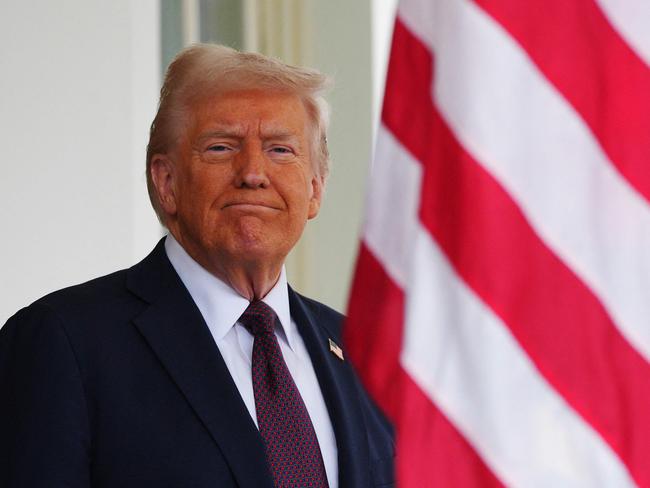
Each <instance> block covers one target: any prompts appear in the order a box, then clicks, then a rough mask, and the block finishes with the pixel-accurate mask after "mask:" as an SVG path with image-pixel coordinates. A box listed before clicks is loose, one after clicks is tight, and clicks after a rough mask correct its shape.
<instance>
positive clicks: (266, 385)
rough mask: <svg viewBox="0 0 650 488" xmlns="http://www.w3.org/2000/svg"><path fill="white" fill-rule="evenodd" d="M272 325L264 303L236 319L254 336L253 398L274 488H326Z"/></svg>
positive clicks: (299, 399)
mask: <svg viewBox="0 0 650 488" xmlns="http://www.w3.org/2000/svg"><path fill="white" fill-rule="evenodd" d="M276 320H277V316H276V315H275V312H274V311H273V309H272V308H271V307H269V306H268V305H267V304H265V303H264V302H262V301H256V302H251V304H250V305H249V306H248V308H247V309H246V311H245V312H244V314H243V315H242V316H241V317H240V318H239V321H240V322H241V323H242V324H243V325H244V326H245V327H246V328H247V329H248V330H249V332H250V333H251V334H253V336H255V341H254V342H253V361H252V362H253V364H252V373H253V393H254V395H255V409H256V411H257V425H258V427H259V429H260V434H261V435H262V439H263V440H264V444H265V446H266V459H267V461H268V463H269V469H270V470H271V474H272V476H273V481H274V483H275V486H276V487H277V488H290V487H296V488H298V487H300V488H302V487H312V486H313V487H319V488H321V487H327V486H328V485H327V475H326V474H325V465H324V464H323V458H322V457H321V452H320V448H319V446H318V439H317V438H316V433H315V432H314V426H313V425H312V423H311V419H310V418H309V414H308V413H307V408H306V407H305V404H304V403H303V401H302V397H301V396H300V392H298V388H297V387H296V384H295V383H294V382H293V378H292V377H291V374H290V373H289V369H288V368H287V365H286V363H285V362H284V358H283V357H282V351H281V350H280V344H278V339H277V338H276V337H275V333H274V327H275V321H276Z"/></svg>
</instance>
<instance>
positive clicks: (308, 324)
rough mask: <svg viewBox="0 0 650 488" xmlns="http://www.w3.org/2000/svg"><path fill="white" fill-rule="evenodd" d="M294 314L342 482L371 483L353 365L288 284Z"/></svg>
mask: <svg viewBox="0 0 650 488" xmlns="http://www.w3.org/2000/svg"><path fill="white" fill-rule="evenodd" d="M289 303H290V307H291V316H292V318H293V319H294V320H295V322H296V324H297V325H298V330H299V331H300V335H301V336H302V338H303V340H304V342H305V345H306V346H307V350H308V351H309V355H310V357H311V361H312V364H313V365H314V370H315V371H316V376H317V377H318V383H319V385H320V388H321V391H322V392H323V396H324V398H325V403H326V405H327V409H328V412H329V415H330V420H331V421H332V427H333V428H334V434H335V436H336V444H337V449H338V465H339V486H340V487H341V488H344V487H348V486H351V487H361V486H369V485H370V478H369V473H370V466H369V463H370V462H369V454H368V445H367V435H366V431H365V423H364V418H363V415H362V413H361V406H360V403H359V399H358V391H359V390H358V386H357V384H356V380H355V378H354V375H353V373H352V370H351V368H350V365H349V364H348V363H347V362H345V361H341V360H340V359H339V358H338V357H337V356H336V355H334V354H333V353H332V352H330V350H329V343H328V339H333V340H334V341H335V342H336V343H337V344H340V340H339V338H338V337H337V336H336V335H335V334H334V333H332V332H331V331H329V330H328V329H327V327H328V326H331V325H332V324H324V323H322V320H319V317H318V315H317V312H314V311H312V310H311V309H310V308H308V306H307V305H306V303H305V301H304V300H303V299H302V298H301V297H300V296H299V295H298V294H297V293H296V292H294V291H293V290H292V289H291V288H289Z"/></svg>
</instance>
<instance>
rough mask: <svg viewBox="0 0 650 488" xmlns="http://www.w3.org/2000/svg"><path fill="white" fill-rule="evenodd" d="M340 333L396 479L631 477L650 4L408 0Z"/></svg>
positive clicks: (649, 172)
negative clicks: (390, 438) (374, 410)
mask: <svg viewBox="0 0 650 488" xmlns="http://www.w3.org/2000/svg"><path fill="white" fill-rule="evenodd" d="M375 154H376V156H375V160H374V162H373V165H372V171H371V176H370V189H369V194H368V197H367V210H366V219H365V225H364V230H363V236H362V243H361V249H360V253H359V257H358V262H357V270H356V274H355V280H354V284H353V291H352V294H351V299H350V305H349V309H348V315H349V320H348V323H347V325H346V330H345V334H346V344H347V349H348V353H349V355H350V356H351V357H352V359H353V361H354V362H355V364H356V367H357V369H358V370H359V373H360V375H361V377H362V379H363V380H364V382H365V384H366V386H367V387H368V389H369V390H370V392H371V393H372V395H373V396H374V397H375V399H376V400H377V401H378V403H379V404H380V405H381V406H382V407H383V408H384V410H385V411H386V413H387V415H388V416H389V418H390V419H391V420H392V421H393V423H394V425H395V427H396V432H397V434H396V444H397V453H398V454H397V461H396V468H397V476H398V483H399V486H401V487H417V488H422V487H430V486H437V487H454V488H455V487H483V486H486V487H489V486H513V487H550V488H556V487H574V486H576V487H577V486H579V487H599V486H603V487H616V488H618V487H627V486H641V487H650V206H649V202H650V2H649V1H648V0H525V1H522V0H474V1H471V0H405V1H402V2H401V3H400V6H399V8H398V14H397V19H396V23H395V29H394V34H393V45H392V52H391V57H390V63H389V70H388V77H387V82H386V93H385V99H384V106H383V111H382V120H381V125H380V128H379V133H378V142H377V147H376V150H375Z"/></svg>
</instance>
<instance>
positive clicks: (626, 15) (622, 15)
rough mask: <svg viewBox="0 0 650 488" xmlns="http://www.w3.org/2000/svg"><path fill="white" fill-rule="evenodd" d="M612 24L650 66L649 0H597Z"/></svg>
mask: <svg viewBox="0 0 650 488" xmlns="http://www.w3.org/2000/svg"><path fill="white" fill-rule="evenodd" d="M595 1H596V3H597V4H598V5H599V6H600V8H601V9H602V11H603V12H604V13H605V16H606V17H607V18H608V19H609V22H610V23H611V24H612V26H613V27H614V28H615V29H616V30H617V31H618V33H619V34H620V35H621V37H622V38H623V39H625V41H626V42H627V43H628V44H629V45H630V47H631V48H632V49H634V51H635V52H636V53H637V55H638V56H639V57H640V58H641V59H643V61H645V63H646V64H647V65H648V66H650V35H648V30H649V29H650V2H649V1H648V0H595Z"/></svg>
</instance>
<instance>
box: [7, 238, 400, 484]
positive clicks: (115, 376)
mask: <svg viewBox="0 0 650 488" xmlns="http://www.w3.org/2000/svg"><path fill="white" fill-rule="evenodd" d="M289 297H290V307H291V315H292V317H293V319H294V320H295V321H296V323H297V325H298V328H299V330H300V333H301V335H302V337H303V339H304V341H305V344H306V346H307V349H308V350H309V353H310V355H311V359H312V362H313V364H314V368H315V370H316V374H317V376H318V381H319V384H320V388H321V390H322V391H323V394H324V397H325V401H326V404H327V408H328V410H329V414H330V418H331V420H332V424H333V427H334V432H335V434H336V440H337V445H338V460H339V481H340V486H341V487H370V486H392V483H393V470H392V463H393V459H392V458H393V445H392V438H391V433H390V428H389V426H388V425H387V424H386V422H385V420H384V418H383V417H382V416H381V414H380V413H379V412H378V411H377V410H376V408H375V407H374V405H373V404H372V402H371V401H370V400H369V398H368V397H367V396H366V394H365V392H364V391H363V389H362V388H361V386H360V385H359V383H358V381H357V378H356V376H355V375H354V373H353V371H352V369H351V366H350V364H349V363H348V362H347V361H341V360H340V359H338V358H337V357H336V356H335V355H334V354H332V353H331V352H329V350H328V338H332V339H333V340H334V341H335V342H337V343H339V344H340V337H339V334H340V325H341V319H342V316H341V315H340V314H339V313H337V312H335V311H334V310H332V309H330V308H328V307H326V306H324V305H322V304H320V303H318V302H315V301H313V300H309V299H307V298H305V297H302V296H300V295H299V294H297V293H296V292H294V291H293V290H291V289H290V290H289ZM230 486H233V487H234V486H238V487H249V488H261V487H268V488H271V487H272V482H271V480H270V476H269V473H268V470H267V467H266V461H265V455H264V448H263V444H262V440H261V437H260V435H259V432H258V430H257V429H256V427H255V424H254V423H253V421H252V419H251V418H250V415H249V413H248V411H247V409H246V407H245V405H244V403H243V400H242V399H241V397H240V395H239V392H238V390H237V387H236V386H235V384H234V382H233V380H232V379H231V377H230V374H229V373H228V369H227V367H226V365H225V363H224V361H223V359H222V358H221V355H220V353H219V350H218V348H217V347H216V345H215V343H214V341H213V339H212V336H211V334H210V332H209V330H208V327H207V325H206V324H205V322H204V320H203V318H202V316H201V314H200V312H199V310H198V308H197V307H196V305H195V304H194V302H193V301H192V298H191V297H190V295H189V293H188V291H187V289H186V288H185V287H184V285H183V283H182V282H181V280H180V278H179V277H178V275H177V274H176V272H175V271H174V269H173V267H172V266H171V264H170V262H169V260H168V259H167V256H166V254H165V251H164V247H163V245H162V241H161V242H160V243H159V244H158V246H157V247H156V248H155V249H154V251H153V252H152V253H151V254H150V255H149V256H148V257H147V258H145V259H144V260H143V261H142V262H140V263H138V264H137V265H135V266H133V267H132V268H130V269H128V270H123V271H119V272H117V273H113V274H111V275H108V276H105V277H102V278H98V279H96V280H93V281H90V282H88V283H85V284H82V285H78V286H74V287H71V288H67V289H65V290H61V291H58V292H55V293H53V294H50V295H48V296H46V297H44V298H42V299H40V300H38V301H37V302H35V303H34V304H32V305H30V306H29V307H27V308H25V309H23V310H21V311H19V312H18V313H17V314H16V315H14V316H13V317H12V318H11V319H9V321H8V322H7V324H6V325H5V326H4V327H3V328H2V329H1V330H0V487H12V488H13V487H21V488H31V487H48V488H57V487H68V488H72V487H94V488H99V487H138V488H142V487H156V488H162V487H170V488H171V487H173V488H185V487H187V488H203V487H205V488H208V487H210V488H216V487H230Z"/></svg>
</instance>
